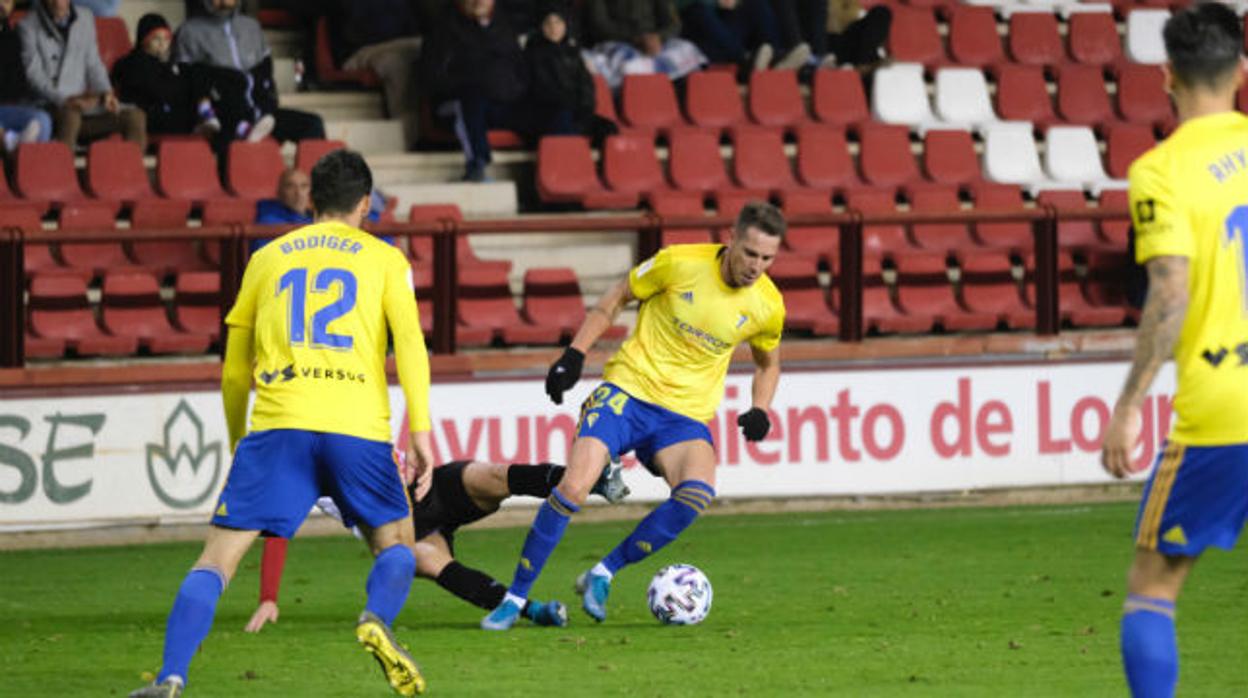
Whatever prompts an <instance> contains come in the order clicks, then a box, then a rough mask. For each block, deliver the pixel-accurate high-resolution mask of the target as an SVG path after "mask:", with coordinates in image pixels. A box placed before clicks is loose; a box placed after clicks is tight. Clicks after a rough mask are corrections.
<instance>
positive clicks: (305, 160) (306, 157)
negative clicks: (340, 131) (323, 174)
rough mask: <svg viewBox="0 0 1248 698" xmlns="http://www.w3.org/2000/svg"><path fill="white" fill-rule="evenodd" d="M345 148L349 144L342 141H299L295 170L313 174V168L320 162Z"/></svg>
mask: <svg viewBox="0 0 1248 698" xmlns="http://www.w3.org/2000/svg"><path fill="white" fill-rule="evenodd" d="M345 147H347V144H346V143H343V142H342V141H336V140H328V139H322V138H305V139H304V140H301V141H299V146H298V147H297V148H296V149H295V169H298V170H302V171H303V172H304V173H306V174H311V173H312V167H313V166H315V165H316V162H317V161H318V160H320V159H321V158H323V157H325V155H327V154H329V153H332V152H334V151H335V150H342V149H343V148H345Z"/></svg>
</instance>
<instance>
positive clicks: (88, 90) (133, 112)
mask: <svg viewBox="0 0 1248 698" xmlns="http://www.w3.org/2000/svg"><path fill="white" fill-rule="evenodd" d="M17 29H18V33H19V34H20V36H21V39H22V63H23V66H24V67H25V72H26V81H27V82H28V83H29V84H30V88H31V92H32V93H33V95H34V98H35V99H36V100H37V101H38V102H40V103H42V104H46V105H48V106H49V107H50V108H51V109H53V110H55V113H56V126H57V136H58V138H60V140H61V141H62V142H64V143H65V144H66V145H68V146H70V147H71V148H72V147H74V146H75V145H76V144H77V143H78V139H79V137H80V136H81V137H84V138H97V137H100V136H106V135H108V134H110V133H121V134H123V135H124V136H125V138H126V140H129V141H134V142H135V143H138V144H139V147H146V145H147V126H146V123H147V117H146V116H145V115H144V114H143V112H142V110H139V109H135V108H133V107H122V106H121V103H120V102H118V101H117V96H116V95H114V94H113V87H112V85H111V84H110V83H109V81H108V71H107V70H106V69H105V68H104V62H103V61H102V60H100V51H99V48H98V46H97V44H96V40H95V16H94V15H92V14H91V10H88V9H86V8H76V7H74V6H73V5H71V4H70V0H34V2H33V5H32V8H31V12H30V14H28V15H26V17H24V18H23V19H22V21H21V23H20V24H19V25H18V28H17Z"/></svg>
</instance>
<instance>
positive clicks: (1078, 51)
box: [1067, 12, 1122, 66]
mask: <svg viewBox="0 0 1248 698" xmlns="http://www.w3.org/2000/svg"><path fill="white" fill-rule="evenodd" d="M1067 29H1068V31H1067V40H1068V41H1069V43H1070V57H1071V58H1073V59H1075V62H1077V63H1083V64H1085V65H1096V66H1106V65H1111V64H1113V63H1116V62H1118V61H1120V60H1122V40H1121V39H1119V38H1118V25H1117V24H1116V23H1115V22H1114V16H1113V14H1111V13H1109V12H1076V13H1074V14H1072V15H1071V16H1070V20H1069V22H1068V24H1067Z"/></svg>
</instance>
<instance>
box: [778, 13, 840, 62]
mask: <svg viewBox="0 0 1248 698" xmlns="http://www.w3.org/2000/svg"><path fill="white" fill-rule="evenodd" d="M771 5H772V9H774V10H775V13H776V22H777V23H778V26H779V30H780V42H781V43H780V46H779V47H777V48H780V47H783V48H784V49H785V50H787V49H790V48H792V47H794V46H796V45H798V44H800V43H802V42H803V41H804V42H806V43H807V44H809V45H810V52H811V53H813V54H815V55H816V56H820V57H822V56H823V54H825V53H827V52H828V29H827V26H828V2H827V0H771Z"/></svg>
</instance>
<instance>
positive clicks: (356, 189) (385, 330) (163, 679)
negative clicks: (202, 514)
mask: <svg viewBox="0 0 1248 698" xmlns="http://www.w3.org/2000/svg"><path fill="white" fill-rule="evenodd" d="M372 187H373V181H372V173H371V172H369V169H368V165H366V164H365V163H364V159H363V158H362V157H360V156H359V155H358V154H356V153H352V152H349V151H345V150H339V151H335V152H333V153H330V154H328V155H326V156H325V157H323V158H322V159H321V160H320V161H319V162H318V163H317V164H316V166H315V167H314V168H313V169H312V203H313V206H314V208H315V209H316V212H317V220H316V222H315V223H314V224H312V225H309V226H306V227H303V228H299V229H297V230H294V231H291V232H290V233H287V234H286V235H283V236H282V237H279V238H277V239H276V240H274V241H273V242H272V243H271V244H269V245H266V246H265V247H264V248H263V249H261V250H260V251H259V252H257V253H256V254H255V255H254V256H253V257H252V258H251V260H250V261H249V262H248V264H247V270H246V272H245V273H244V275H243V283H242V288H241V289H240V291H239V294H238V299H237V300H236V302H235V304H234V308H233V309H232V310H231V311H230V313H229V315H228V316H227V317H226V319H225V321H226V324H227V325H228V326H229V335H228V339H227V341H226V352H225V363H224V366H223V368H222V371H221V396H222V400H223V401H224V403H225V417H226V423H227V426H228V428H229V432H230V446H231V450H232V451H233V453H234V462H233V464H232V465H231V467H230V473H229V476H228V477H227V479H226V482H225V488H224V490H223V491H222V492H221V497H220V499H219V500H218V502H217V508H216V511H215V513H214V515H213V518H212V529H211V531H210V532H209V533H208V539H207V541H206V543H205V545H204V550H203V553H202V554H201V555H200V557H199V560H198V561H196V563H195V565H194V567H193V568H192V569H191V571H190V573H189V574H187V576H186V579H185V580H184V581H183V582H182V586H181V588H180V589H179V590H178V595H177V598H176V600H175V601H174V603H173V610H172V611H170V613H169V621H168V625H167V628H166V632H165V651H164V660H163V663H162V666H161V669H160V673H159V674H158V675H157V676H156V680H155V681H154V682H153V684H152V685H151V686H147V687H144V688H142V689H139V690H138V691H135V692H134V693H132V694H131V696H139V697H142V698H151V697H155V696H161V697H166V698H167V697H170V696H177V695H179V694H180V693H181V692H182V689H183V686H184V685H185V684H186V679H187V670H188V667H189V665H190V662H191V657H192V656H193V655H194V653H195V651H196V649H197V648H198V647H199V645H200V642H201V641H203V639H204V637H205V636H206V635H207V634H208V631H209V629H210V628H211V626H212V619H213V615H214V613H215V611H216V605H217V600H218V598H219V597H220V596H221V592H222V591H223V590H224V588H225V586H226V584H228V582H229V580H230V578H231V577H232V576H233V575H234V571H235V570H236V569H237V567H238V563H239V561H240V560H241V559H242V557H243V555H244V554H245V553H246V552H247V549H248V547H250V546H251V543H252V541H254V540H255V538H256V536H257V535H259V534H260V533H264V534H265V535H273V536H280V537H283V538H289V537H291V536H293V535H294V533H295V531H296V530H297V529H298V528H299V525H300V524H301V523H302V522H303V520H304V518H305V517H306V516H307V514H308V511H309V510H310V509H311V508H312V505H313V504H314V503H315V502H316V500H317V498H318V497H320V496H321V495H327V496H330V497H333V498H334V501H336V502H337V503H338V505H339V508H340V509H341V511H342V515H343V523H344V524H345V525H347V526H348V527H350V526H353V525H358V526H359V527H360V529H361V530H363V531H364V532H365V534H366V538H367V539H368V542H369V544H370V546H371V548H372V551H373V554H374V555H375V560H374V563H373V569H372V572H371V573H370V575H369V577H368V583H367V592H368V601H367V604H366V606H365V610H364V612H363V614H362V615H361V616H360V620H359V623H358V625H357V626H356V638H357V639H358V640H359V642H360V644H361V645H363V646H364V648H365V649H366V650H368V651H369V652H370V653H371V654H372V655H373V656H374V657H375V658H376V659H377V661H378V663H379V664H380V665H381V667H382V669H383V671H384V673H385V675H386V679H387V681H388V682H389V683H390V685H391V686H392V687H393V688H394V689H395V691H397V692H398V693H400V694H402V695H408V696H410V695H414V694H416V693H420V692H422V691H423V690H424V686H425V681H424V678H423V677H422V676H421V675H420V672H419V670H418V668H417V667H416V663H415V662H414V661H412V658H411V657H410V656H408V654H407V652H406V650H404V649H403V647H402V646H400V645H399V643H398V642H397V641H396V640H395V639H394V637H393V635H392V634H391V632H390V625H391V624H392V623H393V621H394V618H395V617H396V616H397V615H398V614H399V611H400V610H401V609H402V608H403V602H404V601H405V600H406V599H407V594H408V591H409V590H410V588H411V584H412V576H413V573H414V571H415V569H416V558H415V557H414V555H413V546H414V544H415V535H414V532H413V530H412V516H411V503H410V501H409V500H408V497H407V491H406V489H405V488H404V483H403V478H402V476H401V475H400V472H399V467H398V464H397V463H396V461H395V458H394V455H393V450H392V447H391V445H390V400H389V397H388V396H387V387H386V386H387V380H386V366H385V360H386V344H387V334H389V336H391V337H393V339H394V351H395V363H396V366H397V369H398V374H399V381H400V383H401V384H402V386H403V392H404V395H405V397H406V399H407V410H408V414H409V424H408V426H409V428H410V429H411V439H410V444H411V445H410V446H409V447H408V451H407V457H408V462H409V463H411V464H413V465H414V467H415V469H416V474H417V481H418V482H419V483H421V485H422V488H421V489H420V490H418V492H419V493H420V494H421V495H422V496H423V493H424V492H426V491H428V486H429V482H430V477H431V475H432V472H431V470H430V465H431V464H432V458H431V453H432V450H431V445H430V440H429V424H430V420H429V357H428V353H427V351H426V349H425V340H424V337H423V336H422V334H421V331H420V320H419V318H418V316H417V311H416V297H415V294H414V292H413V285H412V277H411V269H410V267H409V266H408V263H407V260H406V259H405V258H404V256H403V253H402V252H400V251H399V250H397V249H396V248H394V247H392V246H390V245H388V244H386V243H384V242H382V241H380V240H378V239H377V238H374V237H373V236H372V235H369V234H368V233H365V232H363V231H361V230H360V229H359V226H360V222H361V220H362V219H363V217H364V216H365V215H366V214H367V213H368V205H369V192H370V191H372ZM253 379H254V381H255V386H256V399H255V405H254V407H253V409H252V414H251V429H250V431H248V429H247V426H246V416H247V400H248V396H249V394H250V391H251V386H252V381H253ZM244 434H245V435H244Z"/></svg>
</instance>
